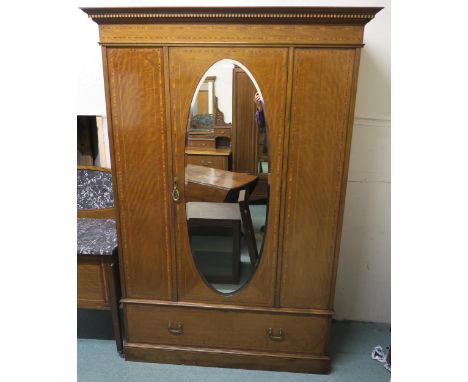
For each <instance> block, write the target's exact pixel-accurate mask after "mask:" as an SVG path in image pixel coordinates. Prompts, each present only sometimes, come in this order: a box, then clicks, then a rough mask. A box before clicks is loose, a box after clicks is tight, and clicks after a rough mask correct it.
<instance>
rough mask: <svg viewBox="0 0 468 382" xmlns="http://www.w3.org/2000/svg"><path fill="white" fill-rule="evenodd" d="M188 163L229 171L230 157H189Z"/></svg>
mask: <svg viewBox="0 0 468 382" xmlns="http://www.w3.org/2000/svg"><path fill="white" fill-rule="evenodd" d="M187 163H188V164H189V165H191V164H194V165H198V166H205V167H211V168H217V169H220V170H228V166H229V157H227V156H221V155H187Z"/></svg>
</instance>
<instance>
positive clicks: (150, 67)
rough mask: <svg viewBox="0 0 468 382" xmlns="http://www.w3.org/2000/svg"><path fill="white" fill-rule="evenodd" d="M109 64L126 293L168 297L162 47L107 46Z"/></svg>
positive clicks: (166, 181) (168, 215) (166, 189)
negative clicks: (126, 47)
mask: <svg viewBox="0 0 468 382" xmlns="http://www.w3.org/2000/svg"><path fill="white" fill-rule="evenodd" d="M107 68H108V69H107V70H108V72H109V89H110V106H111V110H112V116H111V119H112V134H113V144H114V156H115V163H113V173H114V176H115V177H116V178H117V190H118V197H119V221H120V234H121V235H120V238H119V252H120V251H122V257H121V258H122V259H123V262H121V266H122V267H123V268H125V270H124V275H125V279H126V280H125V285H126V295H127V297H135V298H158V299H170V298H171V293H172V290H171V288H172V284H171V282H172V267H171V238H170V226H171V221H170V208H171V205H170V200H169V195H170V186H171V182H169V180H168V170H167V168H168V166H169V163H168V155H167V140H166V125H165V123H166V121H165V118H166V116H165V105H164V103H165V96H164V69H163V68H164V63H163V56H162V49H160V48H150V49H148V48H143V49H141V48H137V49H108V50H107ZM155 148H157V149H155Z"/></svg>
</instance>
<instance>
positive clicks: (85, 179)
mask: <svg viewBox="0 0 468 382" xmlns="http://www.w3.org/2000/svg"><path fill="white" fill-rule="evenodd" d="M77 173H78V178H77V186H78V195H77V205H78V209H85V210H89V209H95V208H112V207H113V206H114V195H113V193H112V174H111V173H108V172H103V171H94V170H78V171H77Z"/></svg>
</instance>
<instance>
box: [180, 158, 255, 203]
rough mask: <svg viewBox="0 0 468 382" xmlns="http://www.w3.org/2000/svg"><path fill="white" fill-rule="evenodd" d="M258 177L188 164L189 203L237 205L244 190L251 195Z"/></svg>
mask: <svg viewBox="0 0 468 382" xmlns="http://www.w3.org/2000/svg"><path fill="white" fill-rule="evenodd" d="M257 180H258V177H257V176H255V175H250V174H245V173H242V172H232V171H226V170H220V169H216V168H211V167H205V166H198V165H194V164H188V165H187V167H186V171H185V184H186V186H185V187H186V191H185V195H186V201H187V202H218V203H237V201H238V199H239V193H240V191H242V190H245V191H246V194H247V195H250V193H251V192H252V190H253V189H254V188H255V185H256V183H257Z"/></svg>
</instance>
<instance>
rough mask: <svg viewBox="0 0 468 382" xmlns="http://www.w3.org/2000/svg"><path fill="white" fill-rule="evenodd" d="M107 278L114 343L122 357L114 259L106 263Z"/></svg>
mask: <svg viewBox="0 0 468 382" xmlns="http://www.w3.org/2000/svg"><path fill="white" fill-rule="evenodd" d="M106 271H107V279H108V281H109V282H108V284H107V285H108V286H107V288H108V293H109V303H110V307H111V315H112V326H113V328H114V336H115V343H116V345H117V351H118V353H119V355H120V356H121V357H123V341H122V330H121V323H120V310H119V301H120V289H119V288H117V286H118V285H119V280H118V277H119V270H118V263H117V261H116V260H114V259H113V260H112V261H111V262H107V263H106Z"/></svg>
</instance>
